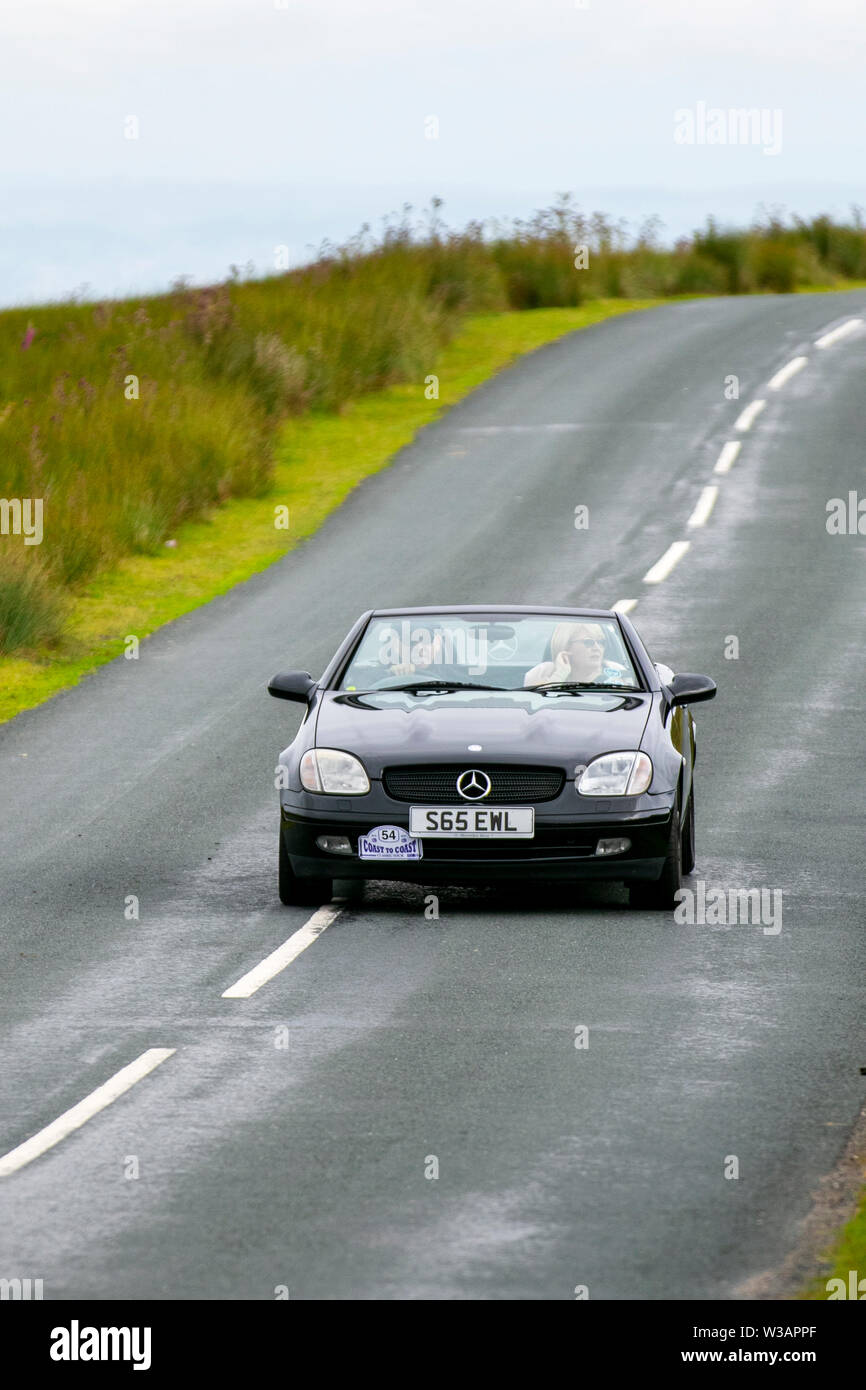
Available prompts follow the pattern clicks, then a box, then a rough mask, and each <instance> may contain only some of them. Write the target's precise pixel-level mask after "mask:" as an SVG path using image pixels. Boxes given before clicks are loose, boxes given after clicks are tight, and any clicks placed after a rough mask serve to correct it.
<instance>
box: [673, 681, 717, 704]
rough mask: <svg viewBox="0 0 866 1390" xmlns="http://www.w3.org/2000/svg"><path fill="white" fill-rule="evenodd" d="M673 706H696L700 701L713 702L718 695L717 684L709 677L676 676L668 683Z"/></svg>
mask: <svg viewBox="0 0 866 1390" xmlns="http://www.w3.org/2000/svg"><path fill="white" fill-rule="evenodd" d="M668 690H669V691H670V692H671V704H672V705H696V704H697V703H698V701H699V700H712V699H714V698H715V694H716V682H715V681H713V680H710V678H709V676H686V675H683V676H674V678H673V680H672V681H668Z"/></svg>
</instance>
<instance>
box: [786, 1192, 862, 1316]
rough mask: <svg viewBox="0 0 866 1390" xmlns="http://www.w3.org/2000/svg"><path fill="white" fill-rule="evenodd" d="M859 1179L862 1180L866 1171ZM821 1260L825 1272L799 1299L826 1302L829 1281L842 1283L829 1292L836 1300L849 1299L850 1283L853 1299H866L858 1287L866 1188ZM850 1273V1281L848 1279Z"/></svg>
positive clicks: (860, 1273)
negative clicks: (847, 1220)
mask: <svg viewBox="0 0 866 1390" xmlns="http://www.w3.org/2000/svg"><path fill="white" fill-rule="evenodd" d="M863 1176H864V1178H866V1167H864V1171H863ZM825 1259H826V1261H827V1263H828V1265H829V1268H828V1269H827V1270H826V1271H825V1272H824V1273H822V1274H821V1275H820V1276H817V1277H816V1278H815V1279H814V1280H813V1281H812V1283H811V1284H810V1285H809V1286H808V1288H806V1289H804V1290H803V1293H802V1294H801V1298H803V1299H805V1300H807V1301H810V1302H813V1303H823V1302H826V1300H827V1299H828V1298H829V1297H830V1289H829V1288H828V1285H829V1283H830V1280H831V1279H840V1280H841V1281H842V1286H841V1289H840V1288H839V1286H838V1285H836V1286H835V1289H834V1290H833V1292H834V1293H835V1294H836V1296H837V1297H840V1298H851V1297H852V1290H851V1284H852V1283H853V1284H855V1285H856V1286H857V1288H858V1291H857V1292H854V1294H853V1297H854V1298H857V1299H859V1300H862V1299H864V1298H866V1284H864V1285H863V1286H862V1288H861V1287H860V1280H866V1186H864V1187H863V1189H862V1191H861V1194H860V1205H859V1207H858V1208H857V1211H856V1213H855V1215H854V1216H853V1217H852V1218H851V1220H850V1221H849V1222H848V1223H847V1225H845V1226H843V1227H842V1229H841V1231H840V1232H839V1235H838V1237H837V1239H836V1241H835V1242H834V1244H833V1245H832V1247H831V1248H830V1249H829V1250H828V1251H827V1252H826V1254H825ZM852 1270H853V1271H854V1275H855V1278H854V1280H852V1279H851V1272H852Z"/></svg>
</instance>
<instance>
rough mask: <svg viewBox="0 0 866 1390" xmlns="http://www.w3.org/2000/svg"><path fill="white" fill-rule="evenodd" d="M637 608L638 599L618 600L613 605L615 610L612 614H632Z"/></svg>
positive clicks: (612, 610)
mask: <svg viewBox="0 0 866 1390" xmlns="http://www.w3.org/2000/svg"><path fill="white" fill-rule="evenodd" d="M636 607H637V599H636V598H620V599H617V601H616V603H615V604H614V605H613V608H612V609H611V612H612V613H630V612H631V610H632V609H633V608H636Z"/></svg>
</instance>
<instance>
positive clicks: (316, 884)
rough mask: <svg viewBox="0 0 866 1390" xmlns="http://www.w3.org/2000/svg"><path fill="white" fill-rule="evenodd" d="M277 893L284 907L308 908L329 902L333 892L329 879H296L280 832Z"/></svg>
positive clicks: (296, 876)
mask: <svg viewBox="0 0 866 1390" xmlns="http://www.w3.org/2000/svg"><path fill="white" fill-rule="evenodd" d="M279 891H280V902H281V903H283V904H284V906H285V907H292V906H294V905H295V904H299V905H304V906H310V905H311V904H319V903H327V902H330V901H331V894H332V892H333V891H334V890H333V884H332V881H331V879H329V878H299V877H298V875H297V874H296V873H295V871H294V869H293V868H292V861H291V860H290V858H289V852H288V850H287V849H286V842H285V840H284V839H283V833H282V831H280V871H279Z"/></svg>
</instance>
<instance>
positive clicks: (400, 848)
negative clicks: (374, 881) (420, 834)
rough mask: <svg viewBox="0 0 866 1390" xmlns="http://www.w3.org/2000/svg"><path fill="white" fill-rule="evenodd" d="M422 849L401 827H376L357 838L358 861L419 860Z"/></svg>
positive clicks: (418, 842) (419, 843) (417, 841)
mask: <svg viewBox="0 0 866 1390" xmlns="http://www.w3.org/2000/svg"><path fill="white" fill-rule="evenodd" d="M423 853H424V847H423V845H422V844H421V841H420V840H415V839H413V838H412V836H411V835H407V834H406V831H405V830H404V829H403V827H402V826H401V825H377V826H375V828H374V829H373V830H370V831H369V832H368V833H367V834H366V835H359V836H358V858H359V859H420V858H421V856H422V855H423Z"/></svg>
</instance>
